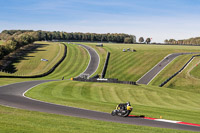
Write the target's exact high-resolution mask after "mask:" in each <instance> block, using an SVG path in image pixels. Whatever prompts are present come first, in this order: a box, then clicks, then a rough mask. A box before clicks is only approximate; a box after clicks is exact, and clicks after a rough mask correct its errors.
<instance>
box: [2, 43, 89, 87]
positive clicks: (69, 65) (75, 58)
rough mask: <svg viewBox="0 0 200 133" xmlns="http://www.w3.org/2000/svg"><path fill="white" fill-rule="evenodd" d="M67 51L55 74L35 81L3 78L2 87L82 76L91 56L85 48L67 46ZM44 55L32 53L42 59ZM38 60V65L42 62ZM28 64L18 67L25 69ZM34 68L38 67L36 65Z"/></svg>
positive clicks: (23, 63) (24, 63)
mask: <svg viewBox="0 0 200 133" xmlns="http://www.w3.org/2000/svg"><path fill="white" fill-rule="evenodd" d="M54 45H55V44H54ZM67 49H68V50H67V57H66V58H65V60H64V61H63V62H62V63H61V64H60V65H59V66H58V67H57V68H56V70H55V71H54V72H53V73H51V74H50V75H48V76H45V77H43V78H35V79H12V78H1V79H0V85H5V84H10V83H15V82H21V81H27V80H40V79H62V77H64V78H65V79H69V78H71V77H76V76H78V75H79V74H81V73H82V72H83V71H84V70H85V69H86V67H87V65H88V62H89V55H88V53H87V51H86V50H85V49H84V48H82V47H80V46H77V45H73V44H67ZM54 52H56V51H54ZM50 54H51V53H50V52H49V53H48V54H47V55H46V56H49V55H50ZM54 54H55V55H56V53H54ZM42 55H43V51H38V52H37V53H32V56H39V57H41V56H42ZM33 60H36V59H33V58H31V59H30V61H31V62H34V61H33ZM38 60H40V59H39V58H38V59H37V61H36V63H37V65H38V63H39V62H40V61H38ZM54 62H55V63H56V62H57V60H55V61H54ZM42 63H43V62H42ZM28 64H29V63H28V62H23V61H21V62H19V63H18V65H20V66H24V67H26V65H28ZM34 66H36V65H34ZM73 66H76V67H73ZM44 67H45V66H44ZM37 69H38V68H37ZM37 69H36V70H37ZM43 69H44V68H43ZM46 69H47V68H46ZM27 71H29V72H31V71H32V70H31V69H28V68H27ZM38 71H39V70H38ZM21 72H23V70H21ZM4 74H5V73H4Z"/></svg>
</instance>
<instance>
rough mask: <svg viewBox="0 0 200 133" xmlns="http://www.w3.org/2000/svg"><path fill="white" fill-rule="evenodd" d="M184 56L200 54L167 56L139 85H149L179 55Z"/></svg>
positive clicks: (140, 80) (145, 75)
mask: <svg viewBox="0 0 200 133" xmlns="http://www.w3.org/2000/svg"><path fill="white" fill-rule="evenodd" d="M184 54H199V53H173V54H170V55H168V56H166V57H165V58H164V59H163V60H162V61H160V62H159V63H158V64H157V65H155V66H154V67H153V68H152V69H151V70H150V71H148V72H147V73H146V74H144V75H143V76H142V77H141V78H140V79H139V80H138V81H137V83H138V84H146V85H148V84H149V83H150V82H151V81H152V80H153V79H154V78H155V77H156V76H157V75H158V74H159V73H160V72H161V71H162V70H163V69H164V68H165V67H166V66H167V65H168V64H169V63H170V62H172V61H173V60H174V59H175V58H176V57H178V56H179V55H184Z"/></svg>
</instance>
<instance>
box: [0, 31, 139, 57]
mask: <svg viewBox="0 0 200 133" xmlns="http://www.w3.org/2000/svg"><path fill="white" fill-rule="evenodd" d="M0 40H4V41H5V43H4V45H0V59H2V58H3V57H4V56H5V55H8V54H9V53H11V52H13V51H15V50H16V49H18V48H20V47H22V46H24V45H27V44H31V43H33V42H34V41H53V40H62V41H70V40H73V41H90V42H115V43H136V37H135V36H134V35H128V34H123V33H120V34H118V33H107V34H97V33H80V32H75V33H73V32H72V33H68V32H60V31H53V32H50V31H41V30H39V31H33V30H4V31H2V32H1V33H0Z"/></svg>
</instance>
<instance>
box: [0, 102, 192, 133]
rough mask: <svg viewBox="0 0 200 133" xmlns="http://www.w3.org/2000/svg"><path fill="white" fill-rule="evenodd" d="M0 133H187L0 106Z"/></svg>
mask: <svg viewBox="0 0 200 133" xmlns="http://www.w3.org/2000/svg"><path fill="white" fill-rule="evenodd" d="M0 119H1V121H0V132H1V133H63V132H66V133H80V132H81V133H94V132H95V133H119V132H126V133H132V132H134V133H149V132H150V131H151V132H154V133H155V132H157V133H161V132H162V133H169V132H170V133H189V132H188V131H180V130H172V129H163V128H154V127H145V126H135V125H127V124H120V123H112V122H103V121H97V120H89V119H82V118H75V117H69V116H62V115H56V114H47V113H40V112H34V111H26V110H21V109H15V108H8V107H3V106H0Z"/></svg>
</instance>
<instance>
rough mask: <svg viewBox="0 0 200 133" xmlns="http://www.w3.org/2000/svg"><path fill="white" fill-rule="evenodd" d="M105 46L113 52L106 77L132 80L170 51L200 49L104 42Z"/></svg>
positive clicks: (194, 48) (199, 49)
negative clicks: (126, 50)
mask: <svg viewBox="0 0 200 133" xmlns="http://www.w3.org/2000/svg"><path fill="white" fill-rule="evenodd" d="M104 46H105V49H107V50H108V51H110V52H111V57H110V61H109V64H108V70H107V73H106V77H107V78H118V79H120V80H131V81H137V80H138V79H139V78H140V77H142V76H143V75H144V74H145V73H146V72H147V71H149V70H150V69H151V68H152V67H153V66H155V65H156V64H157V63H158V62H160V61H161V60H162V59H163V58H164V57H165V56H167V55H168V54H170V53H179V52H197V51H200V47H198V46H171V45H170V46H169V45H167V46H166V45H144V44H132V45H130V44H123V45H119V44H104ZM124 48H125V49H127V48H130V49H135V50H137V52H122V50H123V49H124Z"/></svg>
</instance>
